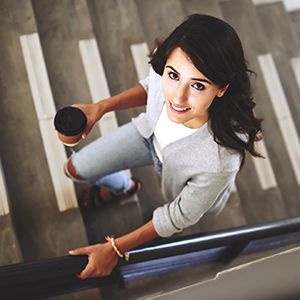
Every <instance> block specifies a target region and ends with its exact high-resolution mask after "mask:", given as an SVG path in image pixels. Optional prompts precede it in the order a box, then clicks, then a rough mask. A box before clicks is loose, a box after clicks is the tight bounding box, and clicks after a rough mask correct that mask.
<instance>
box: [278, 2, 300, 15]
mask: <svg viewBox="0 0 300 300" xmlns="http://www.w3.org/2000/svg"><path fill="white" fill-rule="evenodd" d="M282 2H283V5H284V8H285V10H286V11H287V12H292V11H295V10H299V9H300V0H283V1H282Z"/></svg>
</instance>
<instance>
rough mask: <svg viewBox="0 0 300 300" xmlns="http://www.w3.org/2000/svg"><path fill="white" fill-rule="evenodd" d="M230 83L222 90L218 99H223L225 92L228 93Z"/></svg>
mask: <svg viewBox="0 0 300 300" xmlns="http://www.w3.org/2000/svg"><path fill="white" fill-rule="evenodd" d="M229 85H230V83H228V84H227V85H226V86H225V87H224V88H222V89H220V90H219V92H218V94H217V97H218V98H221V97H223V96H224V94H225V92H226V91H227V89H228V87H229Z"/></svg>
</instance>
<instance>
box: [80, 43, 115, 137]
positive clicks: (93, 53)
mask: <svg viewBox="0 0 300 300" xmlns="http://www.w3.org/2000/svg"><path fill="white" fill-rule="evenodd" d="M79 50H80V54H81V58H82V62H83V66H84V70H85V74H86V77H87V81H88V85H89V89H90V93H91V97H92V101H93V103H97V102H99V101H100V100H103V99H106V98H109V97H110V92H109V88H108V84H107V80H106V76H105V72H104V68H103V64H102V60H101V56H100V52H99V49H98V46H97V42H96V40H95V39H94V38H92V39H89V40H81V41H79ZM98 125H99V128H100V132H101V134H102V135H105V134H107V133H108V132H110V131H112V130H114V129H116V128H117V127H118V122H117V118H116V115H115V112H110V113H109V114H106V115H105V116H104V117H103V119H101V120H100V121H99V122H98Z"/></svg>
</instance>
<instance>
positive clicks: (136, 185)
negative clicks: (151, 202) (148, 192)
mask: <svg viewBox="0 0 300 300" xmlns="http://www.w3.org/2000/svg"><path fill="white" fill-rule="evenodd" d="M131 179H132V181H133V182H134V186H133V188H132V189H131V190H129V191H127V192H123V193H120V194H113V193H111V192H110V194H111V196H112V197H113V198H114V199H118V200H121V199H124V198H128V197H130V196H133V195H134V194H136V193H137V192H139V191H140V190H141V188H142V182H141V181H140V180H139V179H137V178H131Z"/></svg>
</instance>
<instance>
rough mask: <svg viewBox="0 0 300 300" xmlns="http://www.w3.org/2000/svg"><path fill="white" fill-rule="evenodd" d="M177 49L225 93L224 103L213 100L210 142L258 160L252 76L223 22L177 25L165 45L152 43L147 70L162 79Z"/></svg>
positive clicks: (197, 18) (195, 18)
mask: <svg viewBox="0 0 300 300" xmlns="http://www.w3.org/2000/svg"><path fill="white" fill-rule="evenodd" d="M178 47H179V48H181V49H182V50H183V51H184V52H185V53H186V54H187V55H188V57H189V58H190V59H191V61H192V62H193V64H194V65H195V67H196V68H197V69H198V70H199V71H200V72H201V73H202V74H203V75H204V76H206V77H207V78H208V79H210V80H211V81H212V82H214V83H215V84H217V85H218V86H219V88H220V89H222V88H224V87H226V86H227V85H228V84H229V87H228V89H227V91H226V92H225V94H224V95H223V97H221V98H218V97H215V99H214V100H213V102H212V104H211V106H210V108H209V111H208V113H209V121H210V122H209V123H210V127H211V130H212V132H213V135H214V140H215V141H216V142H217V143H218V144H219V145H221V146H224V147H227V148H231V149H235V150H237V151H239V152H240V153H241V155H242V162H241V166H243V164H244V161H245V152H246V151H248V152H249V153H250V154H251V155H253V156H255V157H261V155H260V154H259V153H258V152H257V150H256V149H255V144H254V142H256V141H258V140H260V139H261V137H260V134H259V133H260V132H261V122H262V119H258V118H256V117H255V115H254V111H253V109H254V107H255V105H256V104H255V103H254V101H253V96H252V93H253V90H252V85H251V81H250V75H251V74H254V72H253V71H251V70H250V69H248V63H247V61H246V59H245V55H244V50H243V47H242V44H241V41H240V39H239V37H238V35H237V33H236V32H235V30H234V29H233V28H232V27H231V26H230V25H229V24H227V23H226V22H224V21H222V20H220V19H217V18H215V17H212V16H208V15H199V14H194V15H191V16H189V17H188V18H187V19H186V20H185V21H184V22H183V23H182V24H181V25H179V26H178V27H177V28H176V29H175V30H174V31H173V32H172V33H171V34H170V35H169V37H168V38H167V39H165V40H164V41H159V40H156V47H155V48H154V50H153V51H152V52H151V53H150V55H149V56H150V64H151V65H152V67H153V69H154V70H155V72H156V73H158V74H160V75H162V74H163V71H164V67H165V64H166V61H167V59H168V58H169V56H170V54H171V53H172V51H173V50H174V49H175V48H178Z"/></svg>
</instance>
